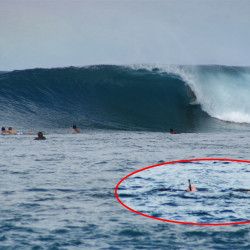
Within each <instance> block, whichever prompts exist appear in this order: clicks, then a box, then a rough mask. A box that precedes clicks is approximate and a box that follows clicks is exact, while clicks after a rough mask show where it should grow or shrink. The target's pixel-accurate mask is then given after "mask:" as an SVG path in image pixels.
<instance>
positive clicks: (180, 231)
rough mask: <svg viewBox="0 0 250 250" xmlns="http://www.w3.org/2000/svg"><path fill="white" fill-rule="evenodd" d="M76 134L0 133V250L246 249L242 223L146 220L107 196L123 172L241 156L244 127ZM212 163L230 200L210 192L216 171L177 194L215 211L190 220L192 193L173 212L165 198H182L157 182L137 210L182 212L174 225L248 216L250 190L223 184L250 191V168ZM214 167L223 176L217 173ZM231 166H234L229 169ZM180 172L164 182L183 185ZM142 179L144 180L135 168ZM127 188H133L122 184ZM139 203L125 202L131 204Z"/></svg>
mask: <svg viewBox="0 0 250 250" xmlns="http://www.w3.org/2000/svg"><path fill="white" fill-rule="evenodd" d="M81 132H82V133H81V134H53V133H52V134H46V137H47V140H46V141H34V140H33V138H34V136H32V135H6V136H1V137H0V138H1V144H0V145H1V146H0V147H1V152H2V157H1V165H0V171H1V179H0V180H1V181H0V182H1V196H0V197H1V199H0V212H1V217H0V220H1V227H0V233H1V241H0V248H1V249H161V248H169V249H194V248H197V247H198V248H200V249H249V247H250V242H249V236H250V229H249V224H245V225H233V226H214V227H212V226H210V227H209V226H194V225H177V224H173V223H167V222H162V221H157V220H154V219H150V218H146V217H143V216H141V215H139V214H136V213H133V212H131V211H129V210H128V209H126V208H124V207H123V206H122V205H121V204H120V203H119V202H118V201H117V199H116V197H115V187H116V185H117V183H118V182H119V181H120V180H121V179H122V178H124V177H125V176H127V175H128V174H130V173H132V172H134V171H136V170H139V169H141V168H144V167H147V166H150V165H153V164H157V163H161V162H169V161H172V160H181V159H199V158H225V157H227V158H228V156H229V155H230V158H232V159H244V160H245V159H248V155H249V146H250V145H249V136H250V133H242V132H241V133H234V134H231V133H214V134H213V133H201V134H193V133H187V134H181V135H170V134H168V133H164V132H128V131H107V130H98V131H84V130H82V131H81ZM223 165H224V166H223ZM171 168H172V170H171V171H172V172H171V175H172V177H175V178H179V176H180V171H179V169H178V166H176V171H175V169H174V167H171ZM214 168H215V169H218V173H217V179H216V181H217V182H219V181H221V182H223V185H224V186H225V189H224V196H228V199H227V201H228V202H229V203H225V204H224V200H223V199H222V197H218V195H221V194H218V193H217V191H218V190H217V189H216V187H215V184H216V182H215V180H214V174H213V175H211V176H210V175H207V176H206V178H202V180H197V179H196V176H191V179H192V181H193V184H194V185H195V186H196V187H197V188H198V189H199V188H201V187H202V188H204V189H208V188H209V187H208V186H207V184H208V183H210V187H211V192H209V191H203V192H200V194H199V192H197V193H194V192H193V193H187V194H183V192H182V194H181V195H182V196H184V197H183V200H185V201H184V204H185V202H186V200H187V199H185V197H187V196H189V197H192V196H193V197H194V196H197V195H200V197H199V202H201V200H202V199H203V200H204V202H207V203H209V206H210V207H211V208H214V207H216V208H217V209H220V210H219V212H220V213H219V214H218V213H217V214H216V216H215V217H213V213H212V214H211V215H210V216H209V217H208V216H207V213H206V212H207V209H208V207H206V206H201V205H200V207H199V216H197V211H196V209H195V208H194V207H195V206H197V205H198V206H199V202H197V200H196V199H190V200H189V201H188V210H189V214H186V215H185V213H186V212H185V213H184V214H181V213H180V210H181V209H184V207H183V204H182V206H180V207H176V209H173V206H171V205H168V204H167V203H169V199H172V197H171V196H173V195H176V196H177V199H179V200H177V201H176V203H178V202H180V200H181V197H179V195H180V194H178V192H158V193H157V192H156V191H154V190H155V185H157V182H155V183H154V182H153V181H152V180H151V181H148V182H147V181H146V182H145V184H146V185H147V186H145V187H144V188H145V189H147V191H150V190H151V191H152V192H153V194H149V192H148V198H147V199H148V201H147V202H145V201H146V200H144V199H145V196H146V194H147V193H146V192H144V193H142V194H141V196H138V198H140V197H141V198H142V199H141V200H140V206H141V209H142V211H145V210H147V209H148V208H149V207H151V208H150V209H151V211H152V212H155V213H159V211H160V212H161V213H162V214H163V215H162V214H160V215H158V216H160V217H163V218H166V219H170V220H174V219H178V216H181V217H179V219H180V221H191V222H196V221H200V222H205V223H206V222H207V223H216V222H218V221H217V219H218V218H220V220H219V223H223V222H234V221H235V219H236V220H237V221H240V220H241V221H242V220H249V200H250V196H249V195H248V194H245V193H239V194H236V193H235V194H234V193H233V191H232V189H233V188H234V187H232V186H231V183H234V184H235V185H236V186H235V188H236V189H237V188H249V170H250V168H249V166H248V165H246V166H244V167H243V168H242V167H241V166H240V169H239V164H236V166H235V169H234V167H233V166H231V167H229V166H227V164H223V163H222V164H217V166H215V167H214ZM222 169H224V171H225V173H228V175H229V176H226V178H225V176H223V173H221V171H222ZM232 169H234V172H232V173H230V170H232ZM152 170H153V169H152ZM155 170H157V168H155ZM206 170H207V166H206V165H205V166H202V165H201V166H200V171H206ZM186 171H187V172H186V173H187V176H184V178H185V179H184V180H183V179H182V180H181V181H180V183H179V184H177V182H176V183H171V184H172V187H175V188H176V187H179V188H186V187H187V184H186V180H187V179H188V178H190V173H188V172H189V171H188V170H187V169H186ZM235 172H236V173H238V174H237V175H235ZM141 175H142V177H145V178H147V177H146V176H144V175H143V172H141ZM182 175H183V173H182ZM152 178H153V176H152ZM164 179H165V178H164V176H162V175H161V180H163V181H164ZM227 183H228V185H227ZM134 185H135V186H136V185H137V183H136V182H135V183H134ZM163 186H164V187H169V186H171V185H170V180H169V176H168V175H166V179H165V183H161V187H163ZM209 190H210V188H209ZM219 191H221V190H219ZM133 192H140V189H139V188H137V189H136V188H133V189H129V188H128V189H127V190H125V191H124V190H122V193H127V194H132V193H133ZM179 193H180V192H179ZM121 198H122V197H121ZM123 199H124V198H123ZM126 199H127V198H126ZM220 199H222V200H221V201H220V204H218V200H220ZM225 199H226V198H225ZM162 201H164V202H163V203H162V205H161V202H162ZM143 202H144V203H143ZM164 203H165V204H164ZM137 205H138V204H137V203H136V202H135V203H133V202H132V206H137ZM207 206H208V205H207ZM152 207H153V208H152ZM193 208H194V209H193ZM239 208H240V210H239ZM223 210H224V213H223V212H222V211H223ZM225 210H227V211H226V212H225ZM149 212H150V211H149ZM202 212H204V213H202ZM154 216H157V215H154ZM193 217H194V218H193Z"/></svg>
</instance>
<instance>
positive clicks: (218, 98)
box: [0, 65, 250, 132]
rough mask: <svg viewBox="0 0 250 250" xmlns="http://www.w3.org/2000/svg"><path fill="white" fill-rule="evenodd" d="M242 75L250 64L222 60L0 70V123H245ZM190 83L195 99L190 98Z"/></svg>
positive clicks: (127, 126) (247, 107)
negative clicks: (225, 63) (199, 63)
mask: <svg viewBox="0 0 250 250" xmlns="http://www.w3.org/2000/svg"><path fill="white" fill-rule="evenodd" d="M249 81H250V68H247V67H226V66H175V65H165V66H164V65H133V66H131V65H130V66H117V65H95V66H88V67H82V68H76V67H68V68H55V69H30V70H22V71H12V72H3V73H2V74H0V84H1V90H0V104H1V105H0V112H1V117H2V125H4V124H7V123H8V124H11V125H12V126H14V125H15V126H18V127H20V126H22V127H27V126H29V127H41V126H42V127H46V128H47V127H49V128H55V129H57V128H62V129H64V128H66V127H69V126H71V125H72V124H73V123H77V124H78V126H80V127H84V128H89V129H92V128H95V129H96V128H105V129H124V130H149V131H168V130H169V129H170V128H174V129H176V130H179V131H183V132H195V131H211V130H214V129H215V130H217V131H218V130H225V129H230V128H231V127H235V123H250V101H249V94H250V84H249ZM190 90H192V91H193V92H194V93H195V95H196V98H197V100H196V102H197V103H196V104H197V105H190V102H192V101H194V100H193V98H194V95H190V93H191V92H190ZM215 118H216V119H215ZM223 121H229V122H233V123H234V125H232V124H231V125H229V123H228V122H227V123H225V122H223ZM13 124H14V125H13ZM241 127H242V126H241ZM243 128H248V125H247V124H244V126H243Z"/></svg>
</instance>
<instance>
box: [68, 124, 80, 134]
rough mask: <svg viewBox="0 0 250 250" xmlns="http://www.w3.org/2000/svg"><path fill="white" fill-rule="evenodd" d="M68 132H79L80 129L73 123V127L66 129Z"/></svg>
mask: <svg viewBox="0 0 250 250" xmlns="http://www.w3.org/2000/svg"><path fill="white" fill-rule="evenodd" d="M70 132H75V133H80V131H79V130H78V129H77V128H76V125H73V129H70V130H68V133H70Z"/></svg>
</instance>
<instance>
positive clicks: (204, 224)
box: [115, 159, 250, 226]
mask: <svg viewBox="0 0 250 250" xmlns="http://www.w3.org/2000/svg"><path fill="white" fill-rule="evenodd" d="M192 161H235V162H245V163H250V161H243V160H235V159H189V160H181V161H171V162H165V163H160V164H156V165H153V166H149V167H146V168H142V169H139V170H137V171H135V172H133V173H131V174H129V175H127V176H126V177H124V178H123V179H122V180H120V181H119V183H118V184H117V185H116V188H115V196H116V199H117V200H118V201H119V202H120V203H121V204H122V205H123V206H124V207H125V208H127V209H128V210H130V211H132V212H134V213H137V214H140V215H142V216H145V217H148V218H151V219H155V220H160V221H166V222H171V223H178V224H188V225H202V226H224V225H236V224H246V223H250V221H243V222H231V223H193V222H184V221H174V220H166V219H162V218H157V217H153V216H150V215H147V214H143V213H140V212H138V211H136V210H134V209H132V208H130V207H128V206H127V205H125V204H124V203H123V202H122V201H121V200H120V199H119V197H118V194H117V190H118V188H119V186H120V184H121V183H122V182H123V181H124V180H126V179H127V178H128V177H130V176H132V175H134V174H136V173H139V172H141V171H144V170H147V169H150V168H154V167H158V166H162V165H168V164H173V163H180V162H192Z"/></svg>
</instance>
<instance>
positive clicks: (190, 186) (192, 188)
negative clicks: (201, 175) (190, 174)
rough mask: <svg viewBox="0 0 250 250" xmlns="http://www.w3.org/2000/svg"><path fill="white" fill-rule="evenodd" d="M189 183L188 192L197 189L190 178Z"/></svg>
mask: <svg viewBox="0 0 250 250" xmlns="http://www.w3.org/2000/svg"><path fill="white" fill-rule="evenodd" d="M188 183H189V186H188V188H187V190H186V191H187V192H190V191H197V189H196V187H194V186H192V185H191V181H190V180H188Z"/></svg>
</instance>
